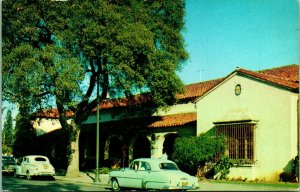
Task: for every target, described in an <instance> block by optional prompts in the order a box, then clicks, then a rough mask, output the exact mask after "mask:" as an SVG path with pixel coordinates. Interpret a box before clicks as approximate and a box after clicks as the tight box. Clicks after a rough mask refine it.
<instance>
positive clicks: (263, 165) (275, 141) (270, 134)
mask: <svg viewBox="0 0 300 192" xmlns="http://www.w3.org/2000/svg"><path fill="white" fill-rule="evenodd" d="M237 84H240V85H241V88H242V92H241V94H240V95H239V96H237V95H235V92H234V90H235V86H236V85H237ZM297 99H298V94H295V93H291V92H289V91H287V90H285V89H282V88H279V87H275V86H272V85H270V84H268V83H264V82H261V81H258V80H255V79H252V78H249V77H245V76H240V75H235V76H233V77H231V78H228V80H227V81H226V82H224V83H223V84H221V85H220V86H219V87H217V88H216V89H215V90H213V91H212V92H210V93H209V94H207V95H205V96H204V97H202V98H200V99H199V100H198V101H197V102H196V107H197V134H198V135H199V134H201V133H205V132H207V131H209V130H210V129H211V128H213V127H214V124H213V122H216V121H222V120H225V121H226V120H242V119H243V118H244V119H249V118H251V119H252V120H258V123H257V128H256V130H255V136H254V137H255V138H254V139H255V140H254V142H255V144H254V145H255V147H254V155H255V157H254V158H255V160H257V162H256V164H255V165H254V166H250V167H234V168H232V169H231V172H230V175H229V176H230V177H239V176H241V177H242V178H245V177H247V179H248V180H254V179H256V178H258V179H266V180H278V176H279V174H280V173H281V172H283V169H284V168H285V167H286V166H287V164H288V162H289V161H290V160H291V159H292V158H294V157H295V156H296V154H297V131H298V127H297Z"/></svg>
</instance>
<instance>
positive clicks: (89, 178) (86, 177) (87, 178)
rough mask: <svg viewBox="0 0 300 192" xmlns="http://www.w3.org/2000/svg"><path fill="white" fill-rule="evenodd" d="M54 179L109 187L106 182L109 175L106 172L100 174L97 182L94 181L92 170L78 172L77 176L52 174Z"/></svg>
mask: <svg viewBox="0 0 300 192" xmlns="http://www.w3.org/2000/svg"><path fill="white" fill-rule="evenodd" d="M54 178H55V180H58V181H62V182H68V183H85V184H93V185H99V186H102V187H110V185H109V183H108V179H109V176H108V174H100V175H99V179H100V181H99V182H95V173H93V172H80V176H79V177H66V176H62V175H57V176H54Z"/></svg>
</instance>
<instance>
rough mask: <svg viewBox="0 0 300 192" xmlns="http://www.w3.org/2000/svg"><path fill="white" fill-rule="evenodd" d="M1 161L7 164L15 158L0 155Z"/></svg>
mask: <svg viewBox="0 0 300 192" xmlns="http://www.w3.org/2000/svg"><path fill="white" fill-rule="evenodd" d="M2 163H3V164H5V165H7V164H13V165H14V164H15V160H14V158H13V157H7V156H2Z"/></svg>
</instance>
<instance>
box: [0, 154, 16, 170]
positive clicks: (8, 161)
mask: <svg viewBox="0 0 300 192" xmlns="http://www.w3.org/2000/svg"><path fill="white" fill-rule="evenodd" d="M15 165H16V161H15V159H14V158H13V157H10V156H2V173H3V174H12V173H13V172H14V166H15Z"/></svg>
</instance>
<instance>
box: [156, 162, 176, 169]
mask: <svg viewBox="0 0 300 192" xmlns="http://www.w3.org/2000/svg"><path fill="white" fill-rule="evenodd" d="M159 168H160V169H163V170H178V167H177V165H176V164H174V163H161V164H159Z"/></svg>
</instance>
